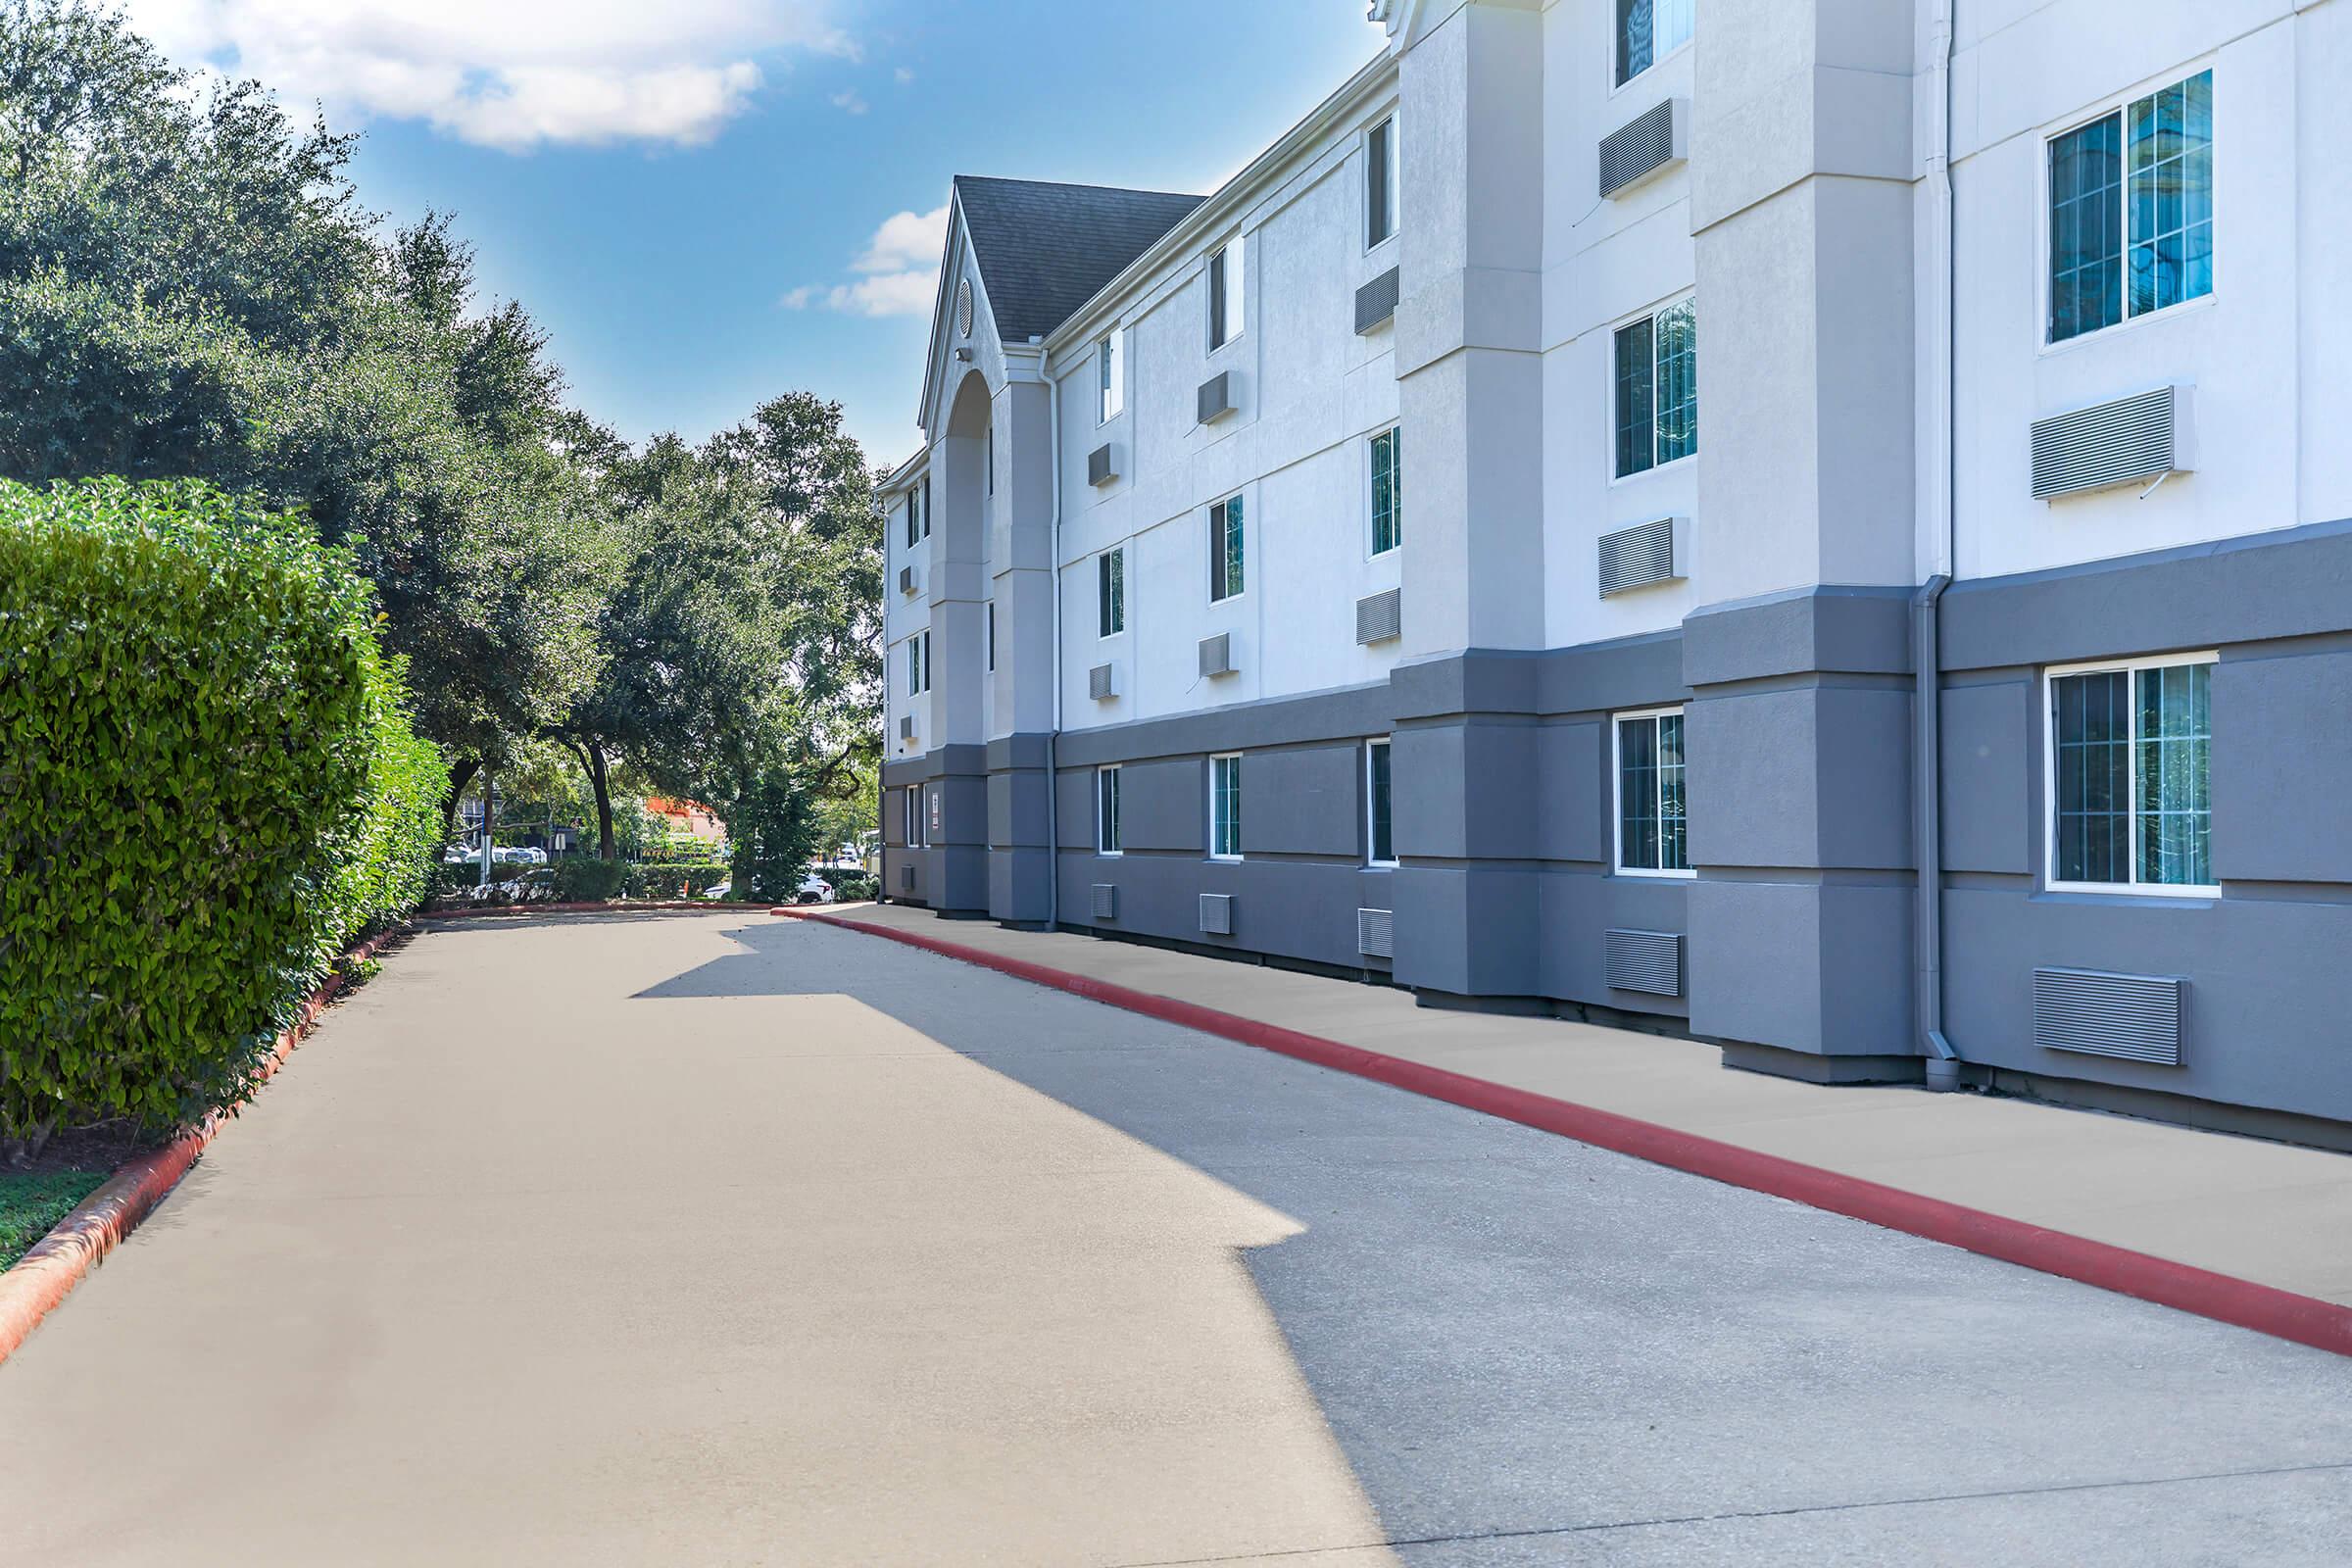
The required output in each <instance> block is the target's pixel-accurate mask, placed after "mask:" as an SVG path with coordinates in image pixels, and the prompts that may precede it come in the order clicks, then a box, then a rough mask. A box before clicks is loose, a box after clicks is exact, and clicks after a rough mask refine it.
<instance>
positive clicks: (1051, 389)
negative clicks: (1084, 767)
mask: <svg viewBox="0 0 2352 1568" xmlns="http://www.w3.org/2000/svg"><path fill="white" fill-rule="evenodd" d="M1037 373H1038V374H1039V375H1042V376H1044V377H1045V380H1046V424H1047V430H1048V435H1047V440H1046V450H1047V452H1048V453H1049V454H1050V455H1051V457H1052V460H1053V464H1054V515H1053V518H1052V521H1051V523H1050V525H1049V527H1048V528H1047V531H1046V540H1047V549H1048V551H1049V552H1050V554H1051V557H1052V565H1053V571H1052V573H1051V581H1052V585H1053V590H1054V727H1053V728H1052V729H1050V730H1048V731H1047V732H1046V929H1047V930H1049V931H1052V930H1054V929H1055V928H1057V927H1058V926H1059V925H1060V924H1061V759H1060V755H1059V754H1060V742H1061V383H1060V382H1059V381H1057V380H1055V379H1054V372H1053V370H1052V369H1051V368H1049V367H1048V366H1047V364H1046V346H1045V344H1044V343H1043V342H1042V341H1040V342H1038V346H1037Z"/></svg>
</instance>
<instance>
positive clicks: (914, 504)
mask: <svg viewBox="0 0 2352 1568" xmlns="http://www.w3.org/2000/svg"><path fill="white" fill-rule="evenodd" d="M922 538H923V493H922V491H921V490H919V489H917V490H909V491H907V549H909V550H912V549H913V548H914V547H915V546H916V545H918V544H920V543H921V542H922Z"/></svg>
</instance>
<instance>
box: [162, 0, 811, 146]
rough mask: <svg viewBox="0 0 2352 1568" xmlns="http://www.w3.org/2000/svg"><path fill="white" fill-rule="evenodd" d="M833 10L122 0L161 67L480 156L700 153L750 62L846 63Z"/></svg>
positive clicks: (682, 0)
mask: <svg viewBox="0 0 2352 1568" xmlns="http://www.w3.org/2000/svg"><path fill="white" fill-rule="evenodd" d="M834 4H835V0H667V3H665V4H662V5H649V4H644V3H642V0H129V4H128V7H127V9H128V13H129V16H130V20H131V22H132V24H133V25H135V26H137V27H138V28H139V30H140V31H142V32H144V33H145V34H146V35H147V36H148V37H150V38H152V39H153V40H154V41H155V43H156V44H157V46H158V47H160V48H161V49H162V50H163V51H164V53H165V54H166V55H167V56H169V57H170V58H171V59H172V61H173V62H174V63H176V64H179V65H183V66H190V67H200V68H209V69H212V70H218V71H221V72H224V73H229V74H233V75H242V76H255V77H258V78H260V79H261V81H262V82H263V83H264V84H265V85H267V86H268V87H270V89H271V90H272V91H274V92H276V93H278V94H279V95H280V96H281V97H283V98H285V99H286V100H288V101H289V102H291V103H294V104H297V105H300V104H308V103H310V102H312V101H314V100H316V101H322V102H324V103H325V104H326V105H327V107H328V109H329V110H330V111H331V112H333V113H334V114H335V115H336V116H337V117H338V118H341V117H360V118H366V117H381V118H386V119H395V120H421V121H424V122H426V123H430V124H432V125H434V126H436V127H437V128H439V129H441V130H443V131H445V132H447V133H448V134H450V135H453V136H457V137H460V138H462V139H463V140H466V141H470V142H478V143H481V144H483V145H485V146H491V147H501V148H505V149H508V150H509V151H517V152H519V151H524V150H527V149H530V148H533V147H537V146H540V145H543V144H546V143H551V142H565V143H598V142H612V141H653V142H674V143H695V142H704V141H709V140H710V139H711V137H712V136H715V135H716V134H717V133H718V131H719V129H720V127H721V126H723V125H724V124H725V123H726V122H727V121H728V120H730V119H732V118H733V117H734V116H736V115H738V114H740V113H742V112H743V110H744V108H745V107H746V105H747V104H749V102H750V101H751V98H752V95H753V94H754V93H756V92H758V91H759V89H760V86H761V85H762V83H763V82H764V80H765V73H764V72H763V71H762V68H761V64H760V61H761V58H762V57H772V56H774V55H776V54H778V53H781V52H785V51H795V50H799V51H813V52H817V53H823V54H830V55H837V56H842V57H845V58H855V56H856V54H857V46H856V45H855V44H854V43H853V42H852V41H851V40H850V39H849V38H848V37H847V36H846V35H844V34H843V33H842V32H841V31H840V29H839V28H837V27H836V26H834V25H833V24H832V23H831V22H830V20H829V17H830V14H831V12H832V9H833V6H834Z"/></svg>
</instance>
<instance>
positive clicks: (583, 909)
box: [409, 899, 760, 920]
mask: <svg viewBox="0 0 2352 1568" xmlns="http://www.w3.org/2000/svg"><path fill="white" fill-rule="evenodd" d="M641 909H710V910H714V911H722V912H723V911H724V910H727V909H739V910H741V911H742V912H743V913H745V914H757V913H759V912H760V906H759V905H758V904H757V903H751V904H729V903H727V902H726V901H725V900H722V899H607V900H604V901H602V902H600V903H596V904H485V905H483V906H482V907H480V908H478V909H418V910H417V912H416V913H415V914H413V915H411V916H409V918H410V919H412V920H475V919H480V918H482V917H483V916H485V915H493V914H632V913H635V912H637V911H638V910H641Z"/></svg>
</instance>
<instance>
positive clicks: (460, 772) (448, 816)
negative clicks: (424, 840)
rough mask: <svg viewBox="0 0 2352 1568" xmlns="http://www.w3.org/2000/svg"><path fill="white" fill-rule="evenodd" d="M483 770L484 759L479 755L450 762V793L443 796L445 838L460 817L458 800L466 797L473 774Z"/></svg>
mask: <svg viewBox="0 0 2352 1568" xmlns="http://www.w3.org/2000/svg"><path fill="white" fill-rule="evenodd" d="M481 770H482V760H481V759H480V758H478V757H462V758H460V759H458V760H456V761H454V762H452V763H450V764H449V793H448V794H446V795H444V796H442V797H441V836H442V837H443V838H448V837H449V830H450V827H451V825H452V824H453V823H455V822H456V821H457V819H458V802H459V801H460V800H461V799H463V798H464V796H465V794H466V785H468V784H470V783H472V782H473V775H474V774H476V773H478V772H480V771H481Z"/></svg>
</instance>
